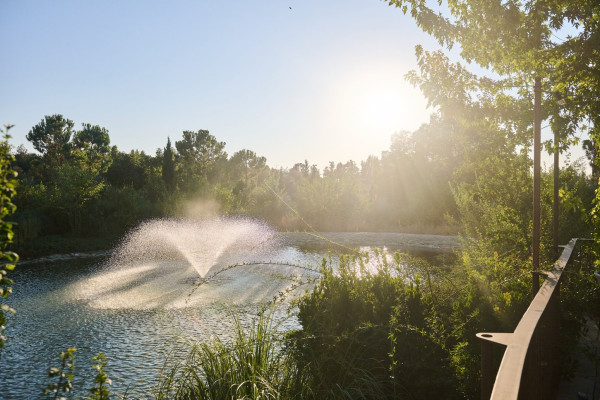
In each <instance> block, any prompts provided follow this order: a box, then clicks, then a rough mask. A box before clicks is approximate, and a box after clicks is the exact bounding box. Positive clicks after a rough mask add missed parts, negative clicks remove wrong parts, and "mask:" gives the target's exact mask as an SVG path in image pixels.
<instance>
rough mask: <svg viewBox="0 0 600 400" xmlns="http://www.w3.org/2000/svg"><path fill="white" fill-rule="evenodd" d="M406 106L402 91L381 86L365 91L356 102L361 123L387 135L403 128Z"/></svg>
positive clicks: (367, 127)
mask: <svg viewBox="0 0 600 400" xmlns="http://www.w3.org/2000/svg"><path fill="white" fill-rule="evenodd" d="M405 107H406V105H405V104H404V101H403V99H402V94H401V93H394V92H393V91H392V90H390V89H383V90H382V89H379V88H377V89H375V90H373V91H372V93H365V96H364V97H361V98H360V99H358V101H357V104H356V108H357V117H358V118H359V121H360V125H362V126H363V127H364V128H366V129H369V130H372V131H373V133H376V134H387V135H391V134H392V133H394V131H397V130H399V129H402V125H403V124H402V122H403V121H402V119H403V117H405V115H403V114H405V112H404V108H405ZM405 122H406V121H405Z"/></svg>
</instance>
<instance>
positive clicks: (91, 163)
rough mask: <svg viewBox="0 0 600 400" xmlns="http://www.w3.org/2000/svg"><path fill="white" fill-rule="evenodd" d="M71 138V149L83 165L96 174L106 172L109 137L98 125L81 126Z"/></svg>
mask: <svg viewBox="0 0 600 400" xmlns="http://www.w3.org/2000/svg"><path fill="white" fill-rule="evenodd" d="M82 126H83V129H82V130H80V131H77V132H76V133H75V134H74V136H73V143H72V148H73V151H74V153H75V155H76V156H78V157H79V158H80V159H81V160H82V162H83V164H84V165H86V166H87V167H88V168H90V169H91V170H94V171H97V172H101V173H103V172H106V170H107V169H108V167H109V166H110V163H111V157H110V136H109V135H108V130H107V129H106V128H102V127H100V126H99V125H92V124H86V123H84V124H82Z"/></svg>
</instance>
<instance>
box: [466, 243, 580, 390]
mask: <svg viewBox="0 0 600 400" xmlns="http://www.w3.org/2000/svg"><path fill="white" fill-rule="evenodd" d="M576 244H577V239H571V241H570V242H569V244H568V245H566V246H564V249H563V251H562V254H561V255H560V258H559V259H558V261H556V262H555V263H554V268H553V269H552V270H551V271H544V272H541V273H540V272H534V279H533V290H534V293H535V297H534V298H533V300H532V302H531V304H530V305H529V308H528V309H527V311H526V312H525V314H523V317H522V318H521V320H520V321H519V324H518V325H517V327H516V329H515V330H514V332H513V333H478V334H477V337H478V338H479V339H481V340H482V342H481V343H482V346H481V398H482V399H484V400H487V399H490V400H500V399H501V400H516V399H546V398H551V394H552V393H553V390H555V389H556V387H557V386H558V372H559V371H558V365H557V363H556V359H557V357H556V352H557V340H558V325H559V319H560V315H559V297H558V296H559V286H560V280H561V276H562V274H563V271H564V269H565V268H566V267H567V265H569V262H570V261H571V256H572V255H573V251H574V249H575V246H576ZM540 274H541V275H544V276H545V277H546V279H545V281H544V283H543V285H542V287H541V288H540V287H539V278H538V276H539V275H540ZM536 283H537V285H536ZM536 286H537V287H536ZM538 288H539V290H536V289H538ZM496 344H501V345H504V346H506V349H505V352H504V356H503V357H502V361H501V363H500V367H499V368H498V372H497V374H495V382H494V369H495V368H494V366H495V364H494V360H493V358H494V357H493V355H494V347H496Z"/></svg>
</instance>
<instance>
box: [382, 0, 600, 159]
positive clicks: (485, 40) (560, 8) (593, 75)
mask: <svg viewBox="0 0 600 400" xmlns="http://www.w3.org/2000/svg"><path fill="white" fill-rule="evenodd" d="M388 3H389V4H390V5H395V6H396V7H400V8H402V11H403V12H404V13H407V12H409V10H410V15H411V16H412V17H413V18H414V19H415V21H416V22H417V24H418V25H419V27H421V28H422V29H423V30H424V31H425V32H427V33H429V34H431V35H433V36H434V37H435V38H436V39H437V40H438V42H439V43H440V45H442V46H445V47H446V48H448V49H451V48H452V47H453V46H454V45H456V44H458V45H460V55H461V57H462V59H463V60H464V61H466V62H468V63H471V62H475V63H477V64H478V65H480V66H481V67H483V68H486V69H488V70H489V71H491V72H492V73H493V75H492V74H490V75H492V76H495V77H496V78H494V79H492V78H490V76H486V77H477V76H475V75H474V74H470V73H468V72H467V70H466V69H464V68H463V67H462V66H460V65H459V64H454V65H452V64H450V63H448V62H447V57H446V56H445V55H444V54H443V52H441V51H440V52H435V53H428V52H424V51H423V49H422V48H420V47H418V48H417V57H418V59H419V66H420V68H421V75H420V76H417V75H416V74H411V78H413V81H414V82H417V83H419V84H420V85H421V88H422V89H423V90H424V92H425V94H426V96H427V97H428V98H429V99H430V101H431V102H432V103H433V104H435V105H440V104H442V103H443V102H444V101H443V100H442V97H444V95H449V94H450V95H455V96H450V97H454V99H456V98H457V97H456V95H457V94H459V93H460V94H462V95H463V96H464V98H463V99H462V100H463V102H465V101H467V102H468V101H472V100H473V99H474V98H476V97H478V98H479V100H480V101H481V103H482V104H483V103H488V104H490V105H492V106H493V108H494V109H495V110H496V111H497V112H498V113H499V114H504V115H503V116H504V117H505V119H507V120H512V121H513V122H515V121H520V122H521V127H522V126H523V124H522V122H524V118H525V119H526V121H527V123H526V124H525V126H528V125H530V124H531V120H532V116H531V112H530V107H531V97H532V95H531V89H532V88H531V83H532V81H533V78H534V77H535V76H539V77H541V78H542V79H543V83H542V84H543V87H544V90H543V107H542V109H543V110H544V113H545V115H544V117H545V118H547V117H549V118H550V125H551V127H552V129H553V131H555V132H558V133H559V134H560V141H561V146H563V148H564V146H566V145H568V144H569V143H571V142H573V140H572V135H573V134H574V133H575V132H576V131H577V130H582V131H588V133H589V135H590V136H591V137H592V138H593V139H595V138H597V137H599V136H600V124H599V122H600V102H598V99H599V98H600V70H599V68H600V65H599V62H598V60H600V3H598V2H597V1H595V0H582V1H578V2H572V1H568V0H557V1H526V2H520V1H515V0H511V1H506V2H500V1H491V2H490V1H474V0H449V1H447V2H446V3H445V4H442V3H443V2H441V1H440V3H439V4H440V9H442V8H444V9H445V12H441V11H439V10H434V9H432V8H430V7H429V6H428V5H427V4H426V3H425V2H424V1H421V0H389V1H388ZM561 29H564V30H565V31H566V32H567V33H566V37H565V33H561ZM444 69H446V71H444ZM443 76H446V77H451V76H453V78H454V80H453V82H452V83H450V81H444V80H442V79H440V78H441V77H443ZM419 78H420V79H419ZM434 84H437V86H438V87H439V86H443V87H444V89H441V90H436V89H435V88H434V86H433V85H434ZM450 88H454V90H452V89H450ZM448 91H450V92H451V93H449V92H448ZM435 92H437V94H435ZM519 109H521V110H526V111H527V113H526V114H525V115H523V113H522V112H519ZM555 145H557V144H555Z"/></svg>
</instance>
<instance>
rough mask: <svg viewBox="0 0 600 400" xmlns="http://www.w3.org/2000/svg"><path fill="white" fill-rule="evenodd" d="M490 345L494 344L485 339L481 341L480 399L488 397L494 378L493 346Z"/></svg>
mask: <svg viewBox="0 0 600 400" xmlns="http://www.w3.org/2000/svg"><path fill="white" fill-rule="evenodd" d="M483 336H485V334H484V335H483ZM492 346H494V344H493V343H492V342H489V341H487V340H482V341H481V400H489V399H490V397H491V395H492V389H493V388H494V382H495V380H496V374H495V371H494V348H493V347H492Z"/></svg>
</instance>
